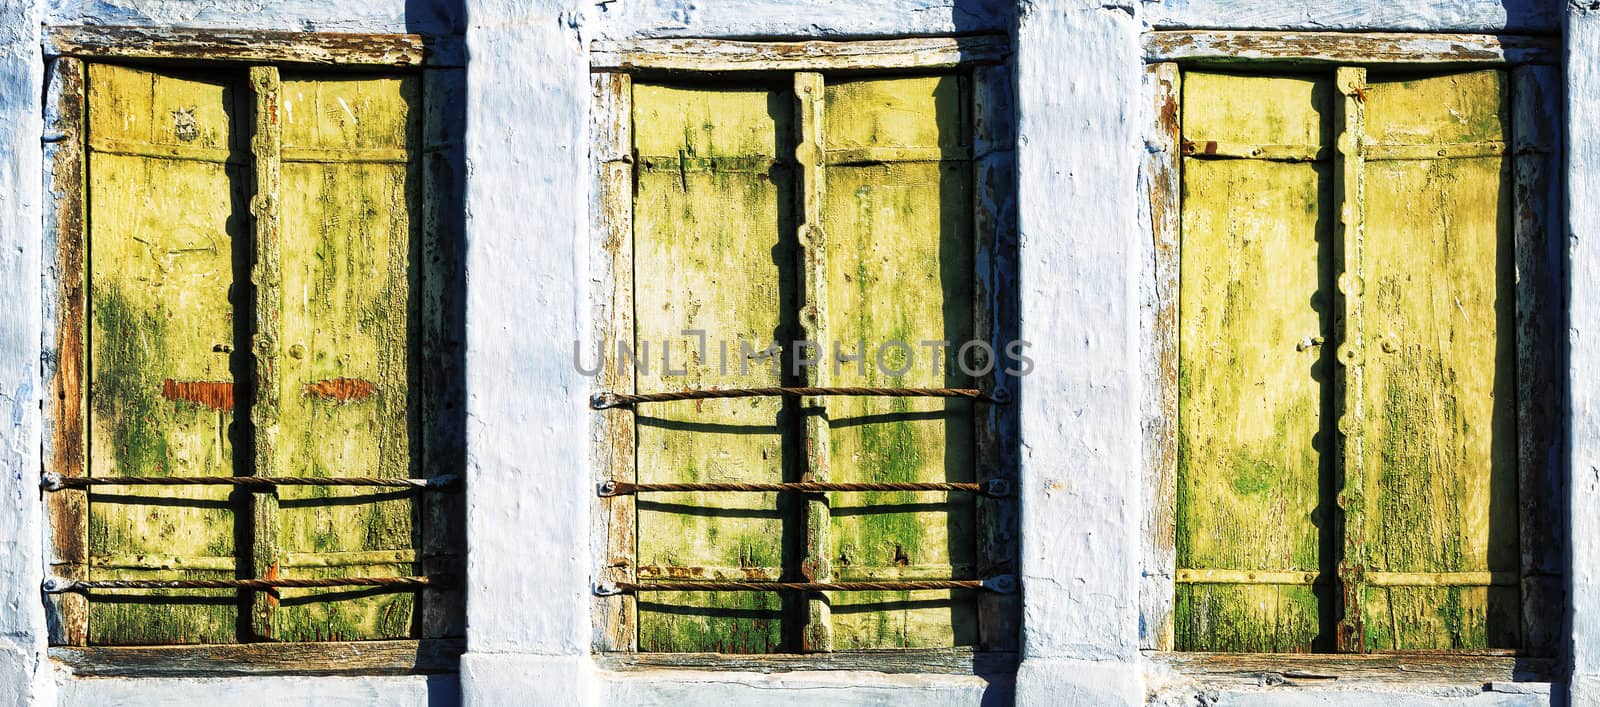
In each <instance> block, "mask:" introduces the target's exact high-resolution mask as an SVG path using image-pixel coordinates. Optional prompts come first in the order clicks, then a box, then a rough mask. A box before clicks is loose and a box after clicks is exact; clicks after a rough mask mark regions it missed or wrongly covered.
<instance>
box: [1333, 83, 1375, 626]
mask: <svg viewBox="0 0 1600 707" xmlns="http://www.w3.org/2000/svg"><path fill="white" fill-rule="evenodd" d="M1334 82H1335V84H1336V86H1337V89H1338V91H1339V95H1340V96H1341V97H1342V100H1341V101H1340V103H1339V105H1340V112H1339V116H1338V121H1339V124H1338V128H1337V130H1338V131H1339V136H1338V138H1337V142H1336V145H1335V151H1336V157H1335V173H1336V175H1337V179H1338V186H1337V187H1336V190H1337V192H1338V204H1339V238H1338V245H1339V256H1338V257H1339V263H1340V272H1339V281H1338V282H1339V302H1340V312H1341V314H1342V315H1343V323H1342V325H1341V326H1340V329H1339V338H1338V341H1339V348H1338V353H1337V355H1336V358H1337V360H1338V362H1339V364H1340V375H1338V376H1337V377H1336V385H1337V386H1338V388H1337V393H1336V395H1337V400H1338V406H1339V407H1338V410H1339V421H1338V425H1337V427H1338V431H1339V440H1340V445H1339V463H1338V474H1337V477H1338V478H1337V482H1336V488H1338V489H1339V496H1338V506H1339V514H1340V517H1339V522H1338V524H1337V527H1338V528H1339V531H1340V535H1341V536H1342V538H1343V543H1342V545H1341V548H1340V554H1339V591H1340V594H1341V597H1342V601H1341V604H1340V610H1341V613H1340V617H1339V631H1338V648H1339V650H1340V651H1344V652H1356V653H1361V652H1365V651H1366V646H1367V639H1366V634H1365V631H1364V630H1363V628H1362V622H1363V620H1364V619H1365V617H1364V616H1363V615H1362V605H1361V604H1362V598H1363V593H1364V591H1365V590H1364V588H1363V583H1364V577H1363V575H1364V573H1365V568H1366V519H1365V513H1366V501H1365V492H1366V484H1365V479H1364V477H1365V475H1366V461H1365V454H1366V446H1365V445H1366V440H1365V439H1364V433H1365V429H1366V421H1365V419H1364V417H1365V416H1364V412H1365V404H1364V403H1363V401H1362V394H1361V391H1362V390H1364V389H1365V385H1364V383H1363V381H1362V375H1363V357H1364V350H1363V349H1364V347H1365V345H1366V328H1365V322H1364V321H1363V317H1362V312H1363V309H1364V308H1363V307H1362V302H1361V298H1362V296H1363V292H1362V287H1363V279H1364V272H1363V270H1362V268H1363V266H1364V264H1365V261H1364V260H1363V240H1364V238H1365V230H1364V223H1363V220H1362V219H1363V218H1364V216H1365V213H1366V205H1365V202H1364V201H1363V198H1364V195H1363V186H1364V185H1363V181H1362V175H1363V173H1364V167H1363V166H1362V145H1363V141H1364V140H1365V126H1364V120H1365V106H1364V104H1365V103H1366V83H1367V70H1366V69H1364V68H1359V67H1340V68H1339V69H1337V71H1336V72H1335V76H1334Z"/></svg>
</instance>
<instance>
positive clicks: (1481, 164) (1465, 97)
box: [1176, 68, 1546, 652]
mask: <svg viewBox="0 0 1600 707" xmlns="http://www.w3.org/2000/svg"><path fill="white" fill-rule="evenodd" d="M1509 83H1510V82H1509V79H1508V75H1507V73H1506V72H1505V71H1502V70H1482V71H1454V72H1448V73H1437V74H1432V75H1396V76H1393V77H1388V76H1383V75H1378V74H1374V76H1372V77H1368V76H1367V72H1366V70H1363V69H1350V68H1341V69H1338V70H1337V71H1336V72H1329V73H1327V74H1323V75H1321V76H1308V77H1294V76H1243V75H1229V74H1219V73H1207V72H1199V71H1191V72H1187V73H1185V74H1184V77H1183V121H1184V126H1183V131H1184V141H1185V142H1184V149H1185V154H1186V155H1187V156H1186V157H1185V159H1184V163H1183V170H1184V174H1183V208H1182V213H1183V216H1182V245H1181V248H1182V255H1181V267H1180V279H1181V286H1180V287H1181V296H1180V305H1179V306H1180V310H1181V311H1180V320H1181V325H1180V344H1179V349H1180V371H1179V472H1178V473H1179V486H1178V489H1179V495H1178V526H1177V527H1178V535H1177V562H1178V577H1177V581H1178V588H1177V595H1176V617H1177V620H1176V638H1177V646H1178V648H1180V649H1183V650H1222V651H1250V652H1277V651H1305V650H1332V649H1334V648H1336V647H1337V648H1338V649H1340V650H1346V651H1367V650H1413V649H1481V648H1515V647H1518V646H1519V645H1521V642H1522V635H1521V634H1522V628H1521V626H1522V621H1523V611H1524V608H1523V606H1522V604H1521V601H1520V599H1521V596H1522V592H1521V590H1520V589H1519V584H1520V583H1521V579H1522V576H1521V575H1522V573H1521V571H1520V570H1521V568H1522V564H1523V563H1522V553H1521V552H1520V548H1519V525H1520V522H1519V514H1520V511H1519V505H1518V500H1519V496H1520V493H1519V483H1529V482H1530V481H1529V480H1530V479H1542V478H1544V476H1543V475H1544V474H1545V473H1546V470H1545V468H1544V467H1543V462H1541V461H1540V460H1539V459H1536V458H1532V457H1531V456H1530V457H1529V458H1528V459H1527V461H1525V462H1522V464H1523V466H1524V467H1526V468H1522V469H1521V470H1520V472H1519V449H1523V450H1524V451H1526V449H1528V448H1531V446H1532V445H1534V444H1537V442H1536V441H1535V440H1536V439H1537V438H1535V437H1532V436H1529V435H1528V434H1526V433H1527V432H1528V430H1519V425H1518V415H1519V414H1521V413H1519V392H1518V391H1519V388H1518V383H1519V381H1518V379H1519V376H1526V377H1529V380H1530V381H1532V380H1535V379H1538V378H1540V376H1541V375H1542V374H1540V373H1539V372H1537V371H1535V370H1532V369H1531V368H1528V367H1526V366H1524V367H1523V369H1522V370H1519V364H1518V360H1519V353H1518V351H1519V349H1518V347H1519V340H1518V337H1519V334H1518V332H1517V331H1516V322H1515V318H1516V316H1517V312H1518V306H1519V298H1520V299H1522V300H1524V306H1526V305H1527V303H1528V302H1531V301H1533V300H1532V299H1530V298H1531V297H1535V296H1542V295H1531V294H1529V292H1523V291H1519V286H1518V284H1517V281H1516V279H1515V277H1514V275H1513V273H1514V269H1515V267H1516V264H1517V263H1518V258H1519V257H1520V256H1519V255H1518V253H1516V252H1515V248H1516V247H1517V246H1516V244H1515V243H1514V239H1513V235H1514V233H1513V232H1514V228H1513V215H1514V214H1515V213H1516V211H1515V209H1514V206H1515V203H1516V202H1515V201H1514V200H1513V187H1514V181H1513V176H1512V174H1513V173H1512V170H1511V167H1512V159H1513V158H1511V157H1510V156H1509V155H1510V152H1509V151H1508V147H1507V146H1508V144H1510V143H1511V142H1512V139H1511V130H1510V128H1511V125H1510V122H1511V120H1510V112H1511V110H1510V107H1511V100H1510V92H1509V90H1508V84H1509ZM1529 117H1530V119H1533V116H1531V115H1530V116H1529ZM1530 147H1531V146H1530ZM1527 198H1528V199H1530V200H1535V199H1538V198H1540V197H1539V196H1537V195H1532V194H1530V195H1528V196H1527ZM1529 208H1533V207H1532V206H1531V205H1530V206H1529ZM1531 228H1532V227H1531V226H1530V239H1532V238H1533V237H1534V235H1533V234H1532V231H1531ZM1537 238H1538V239H1539V240H1541V241H1542V239H1543V235H1542V232H1539V233H1538V234H1537ZM1523 335H1524V336H1525V337H1526V338H1525V339H1524V340H1523V341H1521V342H1520V345H1521V346H1522V347H1523V348H1524V349H1525V350H1526V352H1529V353H1527V354H1526V356H1525V358H1526V359H1527V360H1536V359H1538V358H1539V357H1542V356H1543V355H1544V354H1542V353H1539V352H1540V351H1541V350H1542V349H1540V348H1539V347H1542V346H1544V345H1545V344H1544V343H1542V341H1543V339H1542V336H1543V335H1542V334H1541V333H1540V332H1539V331H1538V328H1537V327H1531V326H1530V327H1529V328H1528V329H1527V330H1526V331H1524V332H1523ZM1521 404H1522V405H1523V406H1524V407H1526V406H1529V405H1530V404H1531V403H1530V402H1529V401H1528V400H1527V399H1524V400H1523V401H1522V403H1521ZM1525 456H1526V455H1525ZM1519 473H1520V476H1519ZM1519 479H1520V481H1519ZM1532 483H1540V482H1537V481H1534V482H1532Z"/></svg>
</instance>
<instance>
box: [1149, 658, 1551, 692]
mask: <svg viewBox="0 0 1600 707" xmlns="http://www.w3.org/2000/svg"><path fill="white" fill-rule="evenodd" d="M1145 657H1146V658H1147V659H1149V660H1150V661H1151V662H1152V663H1154V664H1156V665H1159V666H1164V667H1166V668H1168V669H1170V670H1172V671H1173V672H1175V673H1178V674H1179V675H1183V676H1185V677H1189V678H1192V679H1195V680H1199V681H1201V682H1204V683H1206V684H1207V685H1211V686H1216V687H1223V688H1241V687H1249V688H1254V687H1276V686H1283V687H1303V688H1319V687H1334V686H1338V687H1341V688H1351V687H1377V688H1382V687H1397V686H1411V687H1416V686H1419V685H1429V686H1436V685H1443V686H1449V685H1461V686H1468V687H1472V688H1475V689H1482V690H1490V691H1502V692H1503V691H1506V690H1505V689H1502V688H1504V687H1505V686H1507V685H1510V684H1512V683H1535V684H1534V685H1528V686H1527V690H1526V691H1532V692H1537V691H1539V688H1540V687H1543V686H1541V685H1537V684H1538V683H1549V682H1553V681H1556V680H1558V679H1559V678H1560V670H1559V664H1558V663H1557V661H1556V659H1554V658H1550V657H1545V656H1529V655H1518V654H1517V653H1516V652H1515V651H1394V652H1382V653H1368V654H1364V655H1354V654H1333V653H1198V652H1177V651H1173V652H1166V651H1146V652H1145Z"/></svg>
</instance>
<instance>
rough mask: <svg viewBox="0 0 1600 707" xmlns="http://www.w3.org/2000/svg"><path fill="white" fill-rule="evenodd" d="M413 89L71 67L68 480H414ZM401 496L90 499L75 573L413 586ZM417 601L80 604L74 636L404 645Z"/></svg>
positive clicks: (413, 544)
mask: <svg viewBox="0 0 1600 707" xmlns="http://www.w3.org/2000/svg"><path fill="white" fill-rule="evenodd" d="M246 74H248V80H247V79H246ZM420 83H421V77H420V76H415V75H412V76H404V77H391V76H375V75H360V76H343V77H340V76H324V75H317V76H311V75H295V74H290V75H288V76H280V75H279V73H278V70H277V69H276V68H273V67H254V68H251V69H248V70H246V71H240V70H233V71H229V72H217V73H195V72H183V71H176V70H160V71H151V70H144V69H137V68H129V67H121V66H111V65H103V64H90V65H89V66H88V71H87V90H86V93H87V99H88V100H87V104H88V109H87V118H86V133H87V141H88V148H89V149H88V154H87V161H86V164H87V179H86V181H87V186H86V192H87V201H88V204H89V217H88V227H87V229H88V230H87V233H88V237H87V241H88V246H87V251H88V267H87V275H88V277H87V280H88V302H89V304H88V313H87V319H88V331H89V336H88V340H89V346H88V351H87V359H88V361H89V365H88V370H89V381H88V388H89V394H88V399H89V406H88V407H89V412H88V425H87V429H88V433H87V440H86V444H87V448H88V452H87V455H86V456H87V459H88V474H89V475H90V476H102V477H103V476H198V475H216V476H231V475H249V474H256V475H273V476H347V477H348V476H379V477H394V478H405V477H416V476H427V475H430V474H432V473H436V470H425V469H421V468H420V465H419V463H418V460H419V459H420V458H421V445H422V444H423V439H422V438H423V435H422V434H421V432H420V431H421V430H422V429H423V427H424V425H425V424H426V420H425V419H424V414H425V412H426V410H425V407H426V406H425V404H424V403H425V402H426V401H427V400H428V399H429V398H428V397H427V394H426V393H424V392H422V391H423V390H425V389H426V386H422V385H419V383H418V380H419V378H420V377H421V376H422V375H423V372H422V370H421V369H422V366H423V364H422V363H420V361H421V356H422V354H421V353H420V348H421V342H420V341H419V337H418V331H419V328H420V327H421V324H420V323H419V322H420V321H421V320H422V318H423V317H424V314H423V312H422V309H423V308H422V306H421V305H420V303H419V298H420V295H419V293H420V292H421V289H420V287H421V282H420V280H421V274H420V273H421V271H422V270H423V269H424V268H423V266H422V265H420V264H419V263H418V260H419V257H418V255H417V253H418V252H419V251H420V248H421V241H422V239H421V238H420V237H419V233H418V226H419V224H418V223H417V222H416V221H415V220H414V219H413V215H414V214H417V213H419V212H420V206H421V194H420V184H419V179H420V177H419V175H418V172H419V170H418V169H417V164H418V162H419V158H420V156H421V151H420V150H419V149H418V145H419V139H420V122H421V117H422V114H423V111H422V106H421V98H422V96H421V90H420V89H421V86H420ZM252 273H253V274H252ZM63 325H64V326H71V325H72V323H70V322H68V323H64V324H63ZM253 328H254V329H258V330H259V331H254V332H253V331H252V329H253ZM252 339H254V341H252ZM247 443H248V444H247ZM236 446H237V447H238V448H239V449H254V450H255V453H254V454H247V453H243V452H241V453H239V454H236V453H235V448H236ZM252 457H253V459H252ZM251 462H253V463H251ZM422 502H423V501H422V500H421V499H419V494H418V493H416V492H414V491H396V490H394V489H374V490H364V489H359V488H329V487H283V488H281V489H279V490H277V491H232V490H230V489H229V488H227V487H211V486H120V487H119V486H96V487H94V491H93V492H92V493H90V494H88V504H87V517H88V522H87V534H88V557H87V560H88V565H89V572H88V575H89V576H88V579H232V578H235V577H263V578H304V577H343V576H378V577H385V576H405V575H413V574H417V573H418V566H419V564H418V563H419V562H420V561H421V558H419V557H418V550H417V545H418V538H419V536H420V535H421V534H422V533H423V530H424V529H423V528H421V527H419V525H418V523H417V522H416V521H415V520H414V519H415V518H417V517H422V516H424V515H427V514H425V513H424V512H423V510H422V508H421V503H422ZM429 517H431V516H429ZM241 597H246V598H249V604H251V606H250V608H248V609H245V608H243V607H244V604H241ZM415 602H416V593H415V592H407V591H401V592H396V591H393V590H385V589H355V590H352V589H348V588H336V589H307V590H295V589H283V590H279V591H277V592H246V593H241V592H238V591H234V590H189V589H163V590H108V591H95V592H94V593H92V594H91V595H90V597H89V600H88V607H89V608H88V618H87V622H88V629H87V636H86V638H87V641H88V642H89V643H93V644H163V643H211V642H235V641H240V640H259V639H271V640H285V641H313V640H360V639H378V638H403V637H409V636H414V635H417V633H418V630H417V629H416V628H415V627H416V626H417V625H418V620H417V618H416V616H415V613H416V607H415ZM241 612H243V614H242V613H241ZM63 633H64V635H68V636H71V635H74V634H73V632H72V631H65V632H63ZM430 635H431V634H430Z"/></svg>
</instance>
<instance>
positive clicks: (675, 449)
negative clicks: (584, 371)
mask: <svg viewBox="0 0 1600 707" xmlns="http://www.w3.org/2000/svg"><path fill="white" fill-rule="evenodd" d="M792 102H793V99H792V98H791V96H790V94H789V92H788V91H786V90H783V89H779V88H768V87H759V86H758V87H748V88H720V89H718V90H714V91H711V90H703V89H697V88H693V87H674V86H663V85H654V84H647V83H635V84H634V88H633V105H634V113H633V123H634V130H633V134H634V149H635V151H636V153H637V155H638V160H637V162H638V164H639V165H640V166H639V169H638V172H637V182H636V184H635V189H634V192H635V193H634V253H633V263H634V282H635V292H636V294H635V305H634V321H635V325H634V332H633V336H632V341H633V342H636V344H635V345H636V348H637V349H638V354H639V355H640V356H641V357H644V360H645V361H646V363H647V365H648V366H649V371H648V372H642V371H641V372H639V373H638V374H637V376H636V385H637V386H638V389H639V390H641V391H658V390H678V389H682V388H686V387H693V388H703V387H712V386H716V387H722V388H729V387H744V386H771V385H780V384H781V383H782V378H781V377H780V376H779V375H778V373H777V371H776V370H775V365H774V364H775V361H774V360H771V359H761V358H758V359H748V358H746V357H745V356H744V355H741V353H740V351H739V350H738V347H737V342H739V341H744V342H747V343H748V346H749V348H750V349H754V350H761V349H765V348H766V347H767V346H769V345H770V344H772V343H773V342H774V341H781V340H785V339H788V338H791V337H790V336H789V335H788V334H787V332H788V331H789V330H790V329H789V326H790V323H789V321H788V319H787V317H791V316H792V312H793V311H794V308H795V303H796V302H797V301H798V300H797V292H796V289H795V288H796V282H795V275H796V273H795V267H796V262H795V259H794V244H793V242H792V238H793V236H792V232H793V228H794V212H793V199H792V195H793V193H794V181H793V171H794V170H793V166H792V164H791V160H790V155H792V153H793V141H792V140H793V138H792V127H791V118H790V115H791V113H790V110H791V109H790V106H791V104H792ZM686 329H699V330H703V331H705V332H706V334H707V337H708V339H709V340H710V343H709V344H708V349H710V350H708V351H706V352H705V354H704V355H702V354H701V352H700V349H699V346H700V340H699V338H697V337H696V336H693V335H684V334H683V333H682V332H683V331H684V330H686ZM723 341H726V342H728V347H729V348H728V351H727V352H726V354H724V351H722V350H721V346H720V345H719V344H720V342H723ZM663 344H666V345H667V350H666V351H665V352H664V351H663V350H662V347H663ZM646 346H648V347H649V350H648V351H646V350H645V349H646ZM664 355H665V359H666V360H665V362H664V361H663V356H664ZM669 364H670V366H671V368H672V369H674V370H676V371H680V373H678V374H676V375H672V374H669V373H668V371H667V370H666V366H667V365H669ZM784 408H785V403H784V401H783V400H781V399H778V398H746V399H732V400H705V401H695V402H681V403H666V404H660V405H651V406H646V407H642V408H640V409H639V410H638V412H637V413H636V415H637V418H636V419H637V424H638V432H637V444H638V447H637V453H636V459H637V464H638V478H639V481H640V482H641V483H652V482H656V483H659V482H669V481H673V482H691V481H749V482H779V481H784V480H793V477H794V476H795V474H796V472H795V468H796V465H797V464H798V463H799V461H798V458H797V456H796V453H797V450H796V449H795V448H794V446H795V445H794V444H792V442H793V441H794V440H795V439H796V437H795V435H794V412H793V411H792V410H789V411H787V413H786V411H785V410H784ZM786 441H787V442H790V443H789V444H786ZM798 505H799V504H798V500H797V499H795V498H793V496H792V495H789V494H785V495H783V496H779V495H778V494H767V493H761V494H748V493H738V494H729V493H722V494H719V493H673V494H651V495H647V496H642V497H640V498H639V499H638V502H637V507H638V522H637V527H638V533H639V545H638V563H639V565H640V566H641V567H653V568H659V569H658V570H657V571H658V572H659V573H660V574H662V575H663V576H669V577H683V578H706V579H715V578H719V577H718V575H719V574H720V575H725V576H723V577H721V578H726V579H744V578H745V577H746V576H757V577H759V576H763V575H765V576H769V577H772V578H776V577H775V575H777V574H781V573H783V572H784V571H785V569H786V568H790V567H792V566H793V565H794V564H795V559H794V554H793V553H795V552H797V550H796V549H795V548H794V547H793V542H794V540H795V539H796V538H795V537H794V536H795V527H794V526H795V519H796V518H797V517H798V515H797V513H796V510H797V507H798ZM786 544H787V545H788V547H786ZM728 575H731V576H728ZM784 604H785V598H784V597H782V596H780V595H778V594H775V593H763V592H728V593H704V592H701V593H660V592H650V593H647V594H643V595H641V596H640V598H639V604H638V607H639V649H640V650H643V651H716V652H724V653H770V652H778V651H781V650H786V649H789V647H788V646H785V645H784V641H785V638H786V635H785V631H784V630H783V628H784V620H785V612H784Z"/></svg>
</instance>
